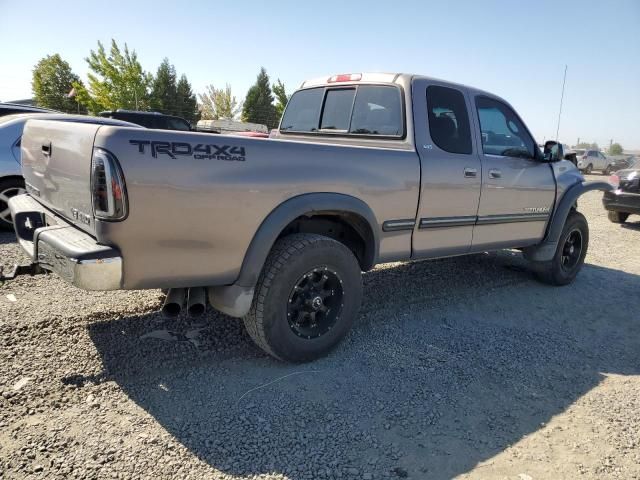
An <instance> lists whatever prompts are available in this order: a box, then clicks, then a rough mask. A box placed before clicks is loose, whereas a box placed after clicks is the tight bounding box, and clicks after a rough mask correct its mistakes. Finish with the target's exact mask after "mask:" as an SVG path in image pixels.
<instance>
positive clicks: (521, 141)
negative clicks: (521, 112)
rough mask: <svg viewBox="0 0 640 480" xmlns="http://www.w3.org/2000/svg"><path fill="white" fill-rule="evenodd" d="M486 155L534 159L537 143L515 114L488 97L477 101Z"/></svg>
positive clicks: (479, 98) (502, 104)
mask: <svg viewBox="0 0 640 480" xmlns="http://www.w3.org/2000/svg"><path fill="white" fill-rule="evenodd" d="M476 107H477V109H478V119H479V120H480V130H481V133H482V150H483V151H484V153H485V154H490V155H502V156H506V157H522V158H534V156H535V150H534V148H535V143H534V141H533V139H532V138H531V136H530V135H529V133H528V132H527V129H526V128H525V126H524V124H523V123H522V122H521V121H520V119H519V118H518V116H517V115H516V114H515V112H514V111H513V110H512V109H511V108H509V107H508V106H507V105H505V104H504V103H502V102H499V101H497V100H493V99H491V98H487V97H478V98H477V99H476Z"/></svg>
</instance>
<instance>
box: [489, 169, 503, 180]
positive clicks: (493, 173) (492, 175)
mask: <svg viewBox="0 0 640 480" xmlns="http://www.w3.org/2000/svg"><path fill="white" fill-rule="evenodd" d="M501 177H502V172H501V171H500V170H497V169H495V168H492V169H491V170H489V178H501Z"/></svg>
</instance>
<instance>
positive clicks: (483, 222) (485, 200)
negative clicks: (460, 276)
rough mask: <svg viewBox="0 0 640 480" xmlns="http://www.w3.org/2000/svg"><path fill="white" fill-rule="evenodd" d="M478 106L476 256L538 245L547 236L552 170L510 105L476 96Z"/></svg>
mask: <svg viewBox="0 0 640 480" xmlns="http://www.w3.org/2000/svg"><path fill="white" fill-rule="evenodd" d="M474 103H475V108H474V110H475V111H476V113H477V118H478V122H477V126H476V138H477V139H478V144H479V145H481V148H480V159H481V161H482V193H481V195H480V207H479V209H478V220H477V224H476V226H475V228H474V230H473V244H472V251H483V250H488V249H493V248H507V247H524V246H527V245H531V244H534V243H536V242H538V241H539V240H540V239H541V238H542V237H543V236H544V232H545V228H546V224H547V221H548V219H549V215H550V212H551V210H552V209H553V203H554V200H555V192H556V185H555V179H554V176H553V171H552V169H551V166H550V165H549V164H548V163H544V162H542V161H541V159H540V157H539V153H538V154H537V153H536V152H537V148H536V145H535V142H534V140H533V137H532V136H531V135H530V134H529V131H528V130H527V128H526V126H525V125H524V123H523V122H522V121H521V120H520V118H519V117H518V115H517V114H516V113H515V112H514V110H513V109H512V108H511V107H510V106H509V105H507V104H506V103H504V102H502V101H500V100H498V99H496V98H493V97H488V96H484V95H475V96H474Z"/></svg>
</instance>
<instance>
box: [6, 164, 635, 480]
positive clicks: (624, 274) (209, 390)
mask: <svg viewBox="0 0 640 480" xmlns="http://www.w3.org/2000/svg"><path fill="white" fill-rule="evenodd" d="M595 178H598V176H595ZM600 198H601V194H599V193H591V194H589V195H588V196H587V197H586V198H585V199H584V200H583V201H581V202H580V210H581V211H583V213H585V214H586V216H587V218H588V220H589V222H590V226H591V246H590V247H591V248H590V254H589V255H588V257H587V265H585V267H584V269H583V271H582V272H581V274H580V276H579V277H578V279H577V281H576V282H575V283H574V284H573V285H571V286H568V287H564V288H552V287H548V286H545V285H542V284H539V283H537V282H536V281H535V280H534V279H533V277H532V275H531V274H530V273H529V272H528V271H527V270H526V263H525V262H524V261H523V260H522V258H521V257H520V255H519V254H516V253H514V252H509V251H505V252H500V253H497V254H484V255H476V256H472V257H460V258H453V259H446V260H438V261H430V262H423V263H417V264H387V265H382V266H380V267H379V268H377V269H376V270H375V271H373V272H370V273H368V274H366V275H365V277H364V282H365V295H364V304H363V307H362V310H361V316H360V319H359V320H358V322H357V324H356V327H355V328H354V330H353V331H352V333H351V334H350V335H349V337H348V338H347V339H346V341H344V342H343V343H342V344H341V345H340V347H339V348H338V349H337V350H336V351H335V352H334V353H332V354H331V355H330V356H329V357H327V358H325V359H322V360H319V361H316V362H314V363H310V364H307V365H303V366H291V365H285V364H281V363H278V362H277V361H275V360H273V359H271V358H270V357H268V356H266V355H264V354H263V353H262V352H261V351H259V350H258V349H257V348H256V347H254V346H253V344H252V343H251V341H250V339H249V337H248V335H247V334H246V332H245V331H244V329H243V327H242V325H241V323H240V322H238V321H236V320H234V319H231V318H228V317H225V316H223V315H220V314H216V313H209V314H208V315H207V316H206V317H205V318H204V319H199V320H192V319H188V318H182V317H181V318H178V319H177V320H176V319H174V320H167V319H164V318H162V317H161V316H160V315H159V314H158V313H157V310H158V309H159V308H160V305H161V301H162V294H161V293H160V292H159V291H144V292H112V293H89V292H84V291H81V290H77V289H74V288H72V287H69V286H67V285H66V284H64V283H63V282H62V281H60V280H59V279H57V278H55V277H54V276H47V277H34V278H22V279H20V280H18V281H15V282H13V283H11V284H8V285H6V286H5V287H3V288H0V478H83V479H84V478H127V479H128V478H194V479H201V478H215V479H231V478H260V479H282V478H290V479H334V478H339V479H380V478H418V479H423V478H434V479H446V478H452V477H456V476H460V477H462V478H500V479H504V478H513V479H517V480H527V479H529V478H531V479H537V478H576V477H577V476H581V477H582V478H598V479H599V478H624V479H629V478H640V466H639V465H640V420H639V418H640V376H639V375H640V353H639V352H640V335H639V334H640V325H639V320H640V314H638V292H640V222H639V221H638V220H639V219H640V217H631V218H630V222H631V223H629V224H627V225H624V226H619V225H613V224H611V223H609V222H608V221H607V219H606V215H605V212H604V210H603V209H602V206H601V203H600ZM14 240H15V239H14V237H13V236H12V235H10V234H0V261H1V262H2V263H5V264H7V263H11V262H15V261H20V260H23V259H24V258H23V257H22V254H21V253H20V252H19V250H18V247H17V246H16V244H15V243H14ZM8 296H9V297H11V296H14V297H15V301H11V299H10V298H8ZM12 298H13V297H12Z"/></svg>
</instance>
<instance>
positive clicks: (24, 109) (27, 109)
mask: <svg viewBox="0 0 640 480" xmlns="http://www.w3.org/2000/svg"><path fill="white" fill-rule="evenodd" d="M14 113H60V112H56V111H55V110H51V109H50V108H42V107H34V106H31V105H22V104H21V103H11V102H2V103H0V117H3V116H5V115H13V114H14Z"/></svg>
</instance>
